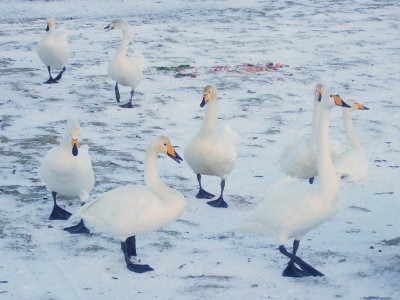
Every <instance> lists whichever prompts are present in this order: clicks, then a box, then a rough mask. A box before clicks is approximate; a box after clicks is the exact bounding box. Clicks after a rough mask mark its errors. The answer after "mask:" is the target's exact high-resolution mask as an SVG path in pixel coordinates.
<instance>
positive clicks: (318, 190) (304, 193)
mask: <svg viewBox="0 0 400 300" xmlns="http://www.w3.org/2000/svg"><path fill="white" fill-rule="evenodd" d="M335 104H336V105H340V106H345V107H346V106H348V105H347V104H346V103H345V102H343V100H342V99H341V98H340V97H339V96H338V95H336V94H335V93H334V92H329V93H327V94H324V95H323V96H322V100H321V108H320V113H319V114H320V116H319V124H318V134H317V140H318V142H317V149H318V151H317V152H318V154H317V155H318V156H317V161H318V162H317V167H318V176H319V183H318V185H314V186H313V185H305V184H304V183H302V182H299V181H298V180H297V179H294V178H290V177H287V178H286V179H284V180H282V181H281V182H280V183H279V184H278V185H277V186H276V188H275V189H274V190H273V191H272V192H271V194H270V195H269V196H268V197H267V198H266V199H265V200H264V201H263V202H261V203H260V204H259V205H258V207H257V208H256V210H255V211H254V212H253V214H252V216H251V217H250V219H249V221H247V223H246V224H245V225H244V227H243V228H241V229H240V231H242V232H250V233H258V234H266V235H272V236H275V237H276V238H277V240H278V242H279V245H280V246H279V251H280V252H281V253H282V254H283V255H285V256H287V257H289V258H290V261H289V263H288V266H287V268H286V269H285V270H284V271H283V274H282V275H283V276H288V277H304V276H323V274H322V273H321V272H319V271H317V270H316V269H314V268H313V267H312V266H310V265H309V264H307V263H305V262H304V261H303V260H302V259H301V258H299V257H298V256H296V252H297V249H298V247H299V244H300V240H301V239H302V238H303V236H304V235H305V234H306V233H307V232H308V231H310V230H312V229H313V228H315V227H317V226H319V225H320V224H321V223H323V222H325V221H326V220H327V219H328V218H329V217H331V216H332V214H333V213H334V212H335V211H336V209H337V206H338V199H337V198H338V192H339V179H338V177H337V175H336V171H335V168H334V166H333V163H332V158H331V155H330V146H329V117H330V112H331V108H332V107H333V106H334V105H335ZM291 238H294V242H293V251H292V253H289V252H288V251H287V250H286V248H285V246H284V244H285V242H286V241H287V240H288V239H291ZM295 264H297V265H298V266H299V267H300V268H298V267H297V266H296V265H295Z"/></svg>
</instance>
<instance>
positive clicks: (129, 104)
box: [119, 89, 135, 108]
mask: <svg viewBox="0 0 400 300" xmlns="http://www.w3.org/2000/svg"><path fill="white" fill-rule="evenodd" d="M134 93H135V90H134V89H132V90H131V98H130V99H129V102H127V103H125V104H122V105H120V106H119V107H122V108H132V107H133V105H132V98H133V94H134Z"/></svg>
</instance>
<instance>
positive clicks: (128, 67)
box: [105, 20, 144, 108]
mask: <svg viewBox="0 0 400 300" xmlns="http://www.w3.org/2000/svg"><path fill="white" fill-rule="evenodd" d="M105 29H106V30H107V31H110V30H114V29H121V31H122V42H121V45H120V46H119V48H118V50H117V52H116V53H115V55H114V57H113V59H112V60H111V62H110V64H109V65H108V75H109V76H110V77H111V79H113V80H115V81H116V85H115V97H116V99H117V102H120V101H119V99H120V94H119V89H118V84H121V85H123V86H129V87H131V98H130V100H129V102H128V103H127V104H124V105H121V107H125V108H132V107H133V106H132V97H133V94H134V92H135V89H136V87H137V86H138V85H139V83H140V81H141V80H142V78H143V67H144V57H143V55H142V54H141V53H139V52H135V53H134V54H133V56H132V57H128V56H127V51H128V47H129V31H128V26H127V24H126V23H125V22H124V21H122V20H114V21H113V22H112V23H111V24H110V25H108V26H106V27H105Z"/></svg>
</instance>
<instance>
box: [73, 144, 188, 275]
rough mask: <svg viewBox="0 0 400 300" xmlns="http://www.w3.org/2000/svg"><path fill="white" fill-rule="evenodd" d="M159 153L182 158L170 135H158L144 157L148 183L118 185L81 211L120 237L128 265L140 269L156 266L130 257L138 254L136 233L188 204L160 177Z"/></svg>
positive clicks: (156, 226)
mask: <svg viewBox="0 0 400 300" xmlns="http://www.w3.org/2000/svg"><path fill="white" fill-rule="evenodd" d="M158 153H163V154H167V155H168V156H169V157H171V158H172V159H173V160H175V161H176V162H178V163H180V162H181V161H182V158H181V157H180V156H179V155H178V154H177V153H176V151H175V150H174V148H173V147H172V146H171V142H170V140H169V138H167V137H165V136H157V137H156V138H155V139H154V140H153V141H152V142H151V143H150V145H149V146H148V148H147V152H146V157H145V161H144V179H145V182H146V186H144V187H143V186H137V185H133V184H130V185H125V186H122V187H119V188H116V189H114V190H111V191H109V192H107V193H105V194H104V195H103V196H102V197H100V198H98V199H96V200H93V201H91V202H89V203H87V204H85V205H84V206H82V207H81V208H80V210H79V211H78V215H80V216H81V217H82V218H83V219H85V220H87V221H88V222H89V223H93V224H94V225H95V226H96V227H98V228H100V229H101V230H103V231H106V232H108V233H111V234H113V235H115V236H117V237H118V238H119V239H120V240H121V250H122V252H123V254H124V258H125V262H126V266H127V268H128V269H129V270H130V271H133V272H137V273H143V272H147V271H152V270H153V269H152V268H151V267H150V266H149V265H139V264H134V263H132V261H131V260H130V257H131V256H136V238H135V236H136V235H138V234H144V233H148V232H151V231H154V230H157V229H159V228H161V227H163V226H165V225H167V224H169V223H171V222H173V221H175V220H176V219H177V218H178V217H179V216H180V215H181V214H182V212H183V211H184V209H185V207H186V200H185V197H184V196H183V195H182V194H181V193H180V192H178V191H177V190H174V189H172V188H170V187H168V186H167V185H166V184H165V183H164V182H163V181H162V180H161V178H160V177H159V175H158V170H157V156H158Z"/></svg>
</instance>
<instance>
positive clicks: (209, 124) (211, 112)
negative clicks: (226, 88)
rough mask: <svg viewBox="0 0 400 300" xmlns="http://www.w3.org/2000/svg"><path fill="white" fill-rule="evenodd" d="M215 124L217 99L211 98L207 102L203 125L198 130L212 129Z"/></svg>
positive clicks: (207, 130) (206, 130)
mask: <svg viewBox="0 0 400 300" xmlns="http://www.w3.org/2000/svg"><path fill="white" fill-rule="evenodd" d="M216 124H217V99H216V98H212V99H210V101H208V103H207V107H206V112H205V115H204V121H203V126H202V127H201V130H200V132H209V131H214V130H215V127H216Z"/></svg>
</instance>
